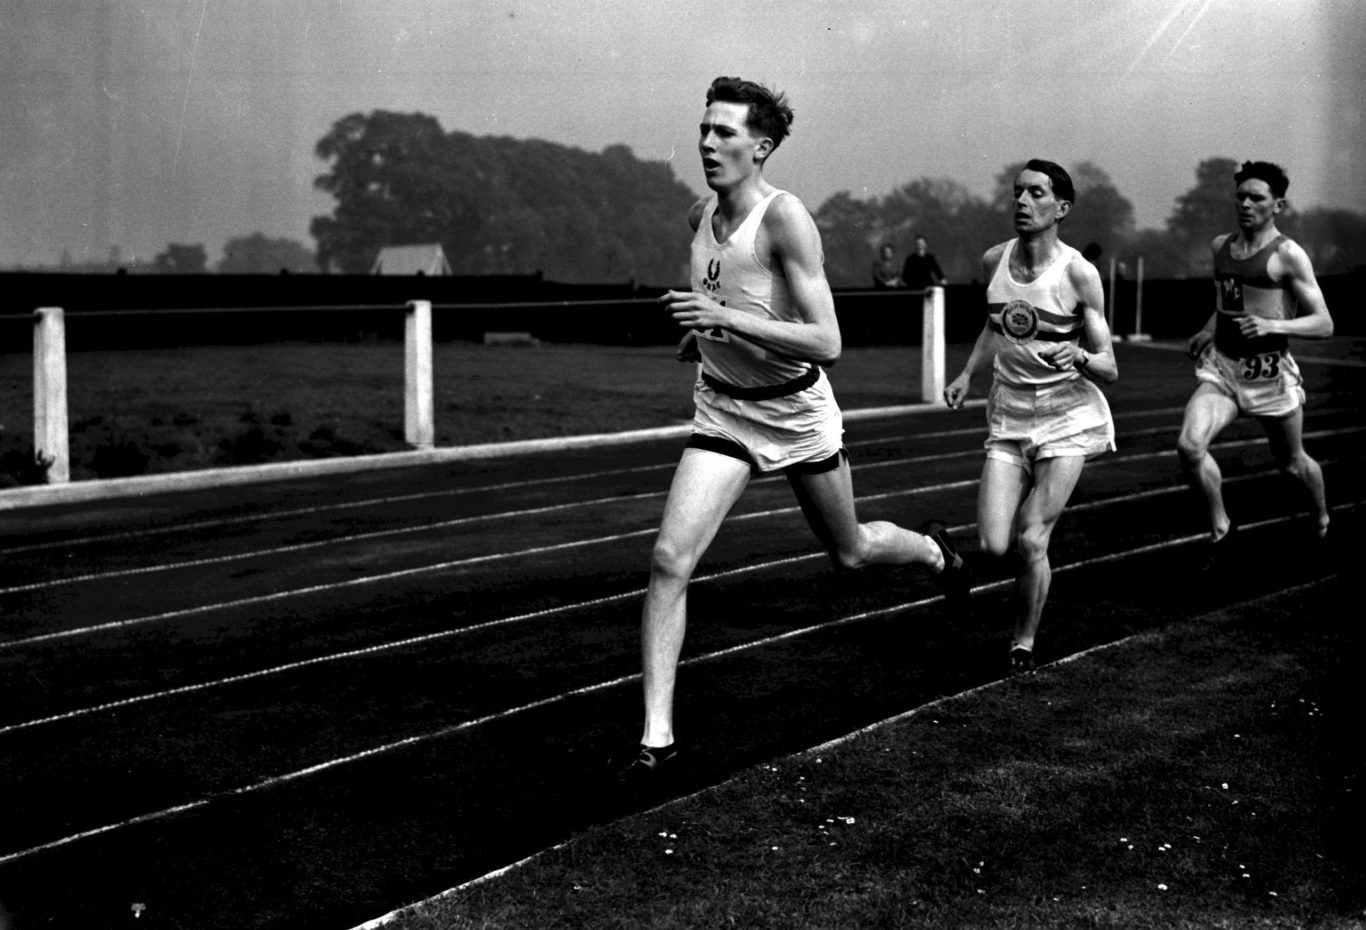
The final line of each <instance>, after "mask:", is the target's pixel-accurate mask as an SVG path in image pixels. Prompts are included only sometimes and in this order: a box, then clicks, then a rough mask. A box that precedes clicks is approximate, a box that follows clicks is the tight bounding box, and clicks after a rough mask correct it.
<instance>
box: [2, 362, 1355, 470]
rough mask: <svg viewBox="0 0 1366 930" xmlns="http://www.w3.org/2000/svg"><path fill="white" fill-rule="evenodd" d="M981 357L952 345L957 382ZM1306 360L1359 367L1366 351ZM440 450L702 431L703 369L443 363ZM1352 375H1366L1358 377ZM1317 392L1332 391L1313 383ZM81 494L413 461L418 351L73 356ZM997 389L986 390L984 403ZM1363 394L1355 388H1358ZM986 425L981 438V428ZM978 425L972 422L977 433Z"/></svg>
mask: <svg viewBox="0 0 1366 930" xmlns="http://www.w3.org/2000/svg"><path fill="white" fill-rule="evenodd" d="M971 348H972V346H971V345H970V344H964V345H950V346H948V347H947V349H946V353H945V354H946V371H947V373H948V376H949V377H952V376H954V375H956V374H957V373H958V371H959V370H961V368H962V366H963V363H964V361H965V360H966V359H967V356H968V353H969V351H970V350H971ZM1295 349H1296V352H1297V353H1301V352H1302V353H1304V354H1306V355H1307V354H1311V353H1312V354H1316V355H1330V356H1333V357H1339V358H1344V359H1348V360H1354V361H1355V363H1356V364H1358V365H1359V364H1360V360H1361V359H1362V358H1363V357H1366V339H1350V338H1349V339H1335V340H1332V341H1331V342H1327V343H1325V342H1317V343H1304V344H1303V345H1302V346H1301V345H1297V346H1296V347H1295ZM1116 352H1117V357H1118V358H1119V361H1120V380H1119V382H1118V383H1116V384H1115V385H1113V386H1111V387H1110V388H1108V389H1107V391H1106V393H1107V395H1108V396H1109V397H1110V399H1111V404H1112V405H1113V406H1115V408H1116V409H1117V410H1120V409H1123V405H1124V401H1125V398H1126V397H1127V398H1145V399H1151V398H1154V397H1167V398H1169V401H1170V402H1171V403H1174V404H1184V403H1185V399H1186V397H1187V396H1189V393H1190V391H1191V390H1192V389H1193V387H1194V384H1195V381H1194V376H1193V374H1192V367H1191V363H1190V362H1189V361H1188V360H1187V359H1186V358H1185V356H1184V354H1183V353H1181V352H1175V351H1164V350H1158V349H1151V348H1134V347H1130V346H1126V345H1124V344H1123V343H1118V344H1117V345H1116ZM32 366H33V361H32V355H31V354H30V353H27V352H17V353H15V352H9V353H3V352H0V427H3V428H0V456H4V457H5V462H6V467H4V468H0V488H4V487H9V486H12V485H14V484H17V483H20V478H19V476H18V474H17V473H18V472H21V471H22V468H21V466H22V462H21V460H22V459H25V457H31V455H32V447H33V371H32ZM433 369H434V375H433V395H434V415H435V429H436V445H437V446H438V447H450V446H462V445H473V444H482V443H495V442H509V441H515V440H525V439H545V438H552V437H559V436H576V435H582V434H586V433H610V432H617V431H624V430H634V429H648V428H651V427H659V426H670V425H677V424H682V423H688V422H691V419H692V382H693V379H694V377H695V375H694V368H693V366H692V365H683V364H680V363H679V362H678V361H676V360H675V359H674V357H673V350H672V349H671V348H669V347H645V348H639V347H616V346H593V345H577V344H567V345H560V344H546V345H540V346H486V345H479V344H475V343H468V342H445V343H437V344H436V345H435V346H434V347H433ZM1350 374H1351V375H1354V376H1355V375H1358V374H1359V372H1358V371H1352V372H1351V373H1350ZM830 379H831V383H832V384H833V385H834V388H835V394H836V396H837V397H838V398H839V402H840V405H841V407H842V408H843V409H845V410H857V409H860V408H868V407H887V406H898V405H902V404H911V403H917V402H919V400H920V397H919V392H920V349H919V347H918V346H888V347H869V348H852V349H848V350H846V351H845V353H844V354H843V356H842V357H841V358H840V361H839V363H838V364H836V365H835V366H834V367H833V368H831V369H830ZM1310 379H1311V384H1314V383H1317V378H1315V377H1314V373H1311V375H1310ZM67 380H68V387H67V391H68V418H69V423H70V426H69V437H70V456H71V477H72V479H73V480H76V481H80V480H87V479H92V478H118V477H127V476H131V475H140V474H164V473H168V472H181V471H193V470H196V469H203V468H215V467H223V466H234V465H255V464H261V463H264V462H285V461H299V460H304V459H316V458H330V457H337V456H347V455H362V454H373V453H383V452H398V451H403V450H405V449H408V448H410V447H409V446H408V445H407V443H405V442H404V440H403V346H402V345H401V344H398V343H386V342H353V343H276V344H268V345H259V346H202V347H191V348H173V349H130V350H123V351H109V352H104V351H86V352H73V353H71V354H70V356H69V357H68V359H67ZM989 381H990V375H989V374H988V373H983V374H982V375H980V376H979V377H978V379H977V381H976V382H975V384H974V393H975V396H977V397H979V398H980V397H982V396H984V392H985V391H986V389H987V387H988V386H989ZM1354 383H1355V382H1354ZM975 422H980V419H979V420H976V421H975ZM964 423H966V421H964Z"/></svg>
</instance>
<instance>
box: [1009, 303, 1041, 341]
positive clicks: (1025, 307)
mask: <svg viewBox="0 0 1366 930" xmlns="http://www.w3.org/2000/svg"><path fill="white" fill-rule="evenodd" d="M1001 332H1002V333H1003V334H1004V335H1005V337H1006V338H1007V339H1009V340H1010V341H1011V342H1013V343H1015V344H1016V345H1024V344H1025V343H1026V342H1030V341H1032V340H1033V339H1034V337H1035V336H1036V335H1037V334H1038V332H1039V311H1038V310H1036V309H1034V307H1033V305H1032V304H1030V303H1028V302H1027V301H1023V300H1012V301H1011V302H1010V303H1008V304H1006V305H1005V306H1004V307H1002V308H1001Z"/></svg>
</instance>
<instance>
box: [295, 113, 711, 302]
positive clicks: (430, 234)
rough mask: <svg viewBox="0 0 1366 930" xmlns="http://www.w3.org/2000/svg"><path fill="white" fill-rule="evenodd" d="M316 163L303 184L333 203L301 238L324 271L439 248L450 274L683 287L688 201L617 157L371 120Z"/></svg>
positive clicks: (328, 146) (335, 138) (665, 177)
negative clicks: (386, 252) (422, 247)
mask: <svg viewBox="0 0 1366 930" xmlns="http://www.w3.org/2000/svg"><path fill="white" fill-rule="evenodd" d="M317 154H318V156H319V158H321V159H323V160H325V161H327V162H328V163H329V164H328V171H327V173H326V174H324V175H322V176H320V177H319V178H318V179H317V181H316V182H315V183H316V185H317V186H318V187H319V188H320V189H321V190H324V191H327V192H328V193H330V194H332V195H333V197H334V198H335V199H336V201H337V205H336V208H335V209H334V211H333V213H332V215H331V216H322V217H315V218H314V220H313V223H312V225H311V227H310V229H311V232H312V233H313V235H314V237H315V238H316V239H317V241H318V260H319V263H320V264H321V265H323V266H324V267H327V268H334V269H337V270H341V271H345V272H349V273H353V274H354V273H365V272H367V271H369V269H370V267H371V265H372V263H373V261H374V256H375V255H376V254H377V253H378V251H379V249H380V248H381V247H382V246H385V245H404V244H410V243H416V242H440V243H441V245H442V247H443V248H444V250H445V252H446V257H447V258H448V260H449V261H450V263H451V267H452V270H454V271H455V272H456V273H459V274H532V273H536V272H540V273H542V274H543V275H545V276H546V277H548V278H551V279H554V280H561V281H569V282H592V281H605V280H613V279H615V280H620V279H635V280H640V281H644V282H650V283H660V284H667V285H672V284H677V283H680V282H681V281H682V280H684V279H685V278H686V272H685V270H684V269H685V268H686V262H687V250H688V229H687V226H686V217H687V209H688V206H689V205H690V204H691V203H692V201H693V200H694V199H695V197H696V195H695V194H693V193H692V192H691V191H690V190H689V189H688V188H687V187H686V186H685V185H684V184H682V183H681V182H680V181H679V180H678V179H677V178H676V177H675V176H674V174H673V170H672V168H670V167H669V165H668V164H667V163H665V162H642V161H640V160H638V159H637V158H636V157H635V156H634V155H633V154H632V153H631V150H630V149H629V148H627V147H626V146H624V145H613V146H609V147H608V148H607V149H605V150H604V151H603V152H602V153H600V154H593V153H589V152H585V151H583V150H582V149H576V148H570V147H567V146H563V145H556V144H553V143H550V142H545V141H542V140H538V139H531V140H517V139H511V138H506V137H476V136H473V135H470V134H468V133H462V132H452V133H449V134H446V133H444V132H442V130H441V127H440V126H439V125H438V124H437V122H436V120H434V119H433V118H432V117H429V116H424V115H422V114H406V115H405V114H397V113H387V112H383V111H378V112H374V113H371V114H370V115H368V116H366V115H361V114H353V115H351V116H348V117H346V118H344V119H342V120H339V121H338V122H337V123H336V124H335V125H334V126H333V128H332V130H331V132H329V133H328V134H327V135H326V136H325V137H324V138H323V139H322V141H320V142H319V143H318V146H317Z"/></svg>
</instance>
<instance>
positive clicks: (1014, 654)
mask: <svg viewBox="0 0 1366 930" xmlns="http://www.w3.org/2000/svg"><path fill="white" fill-rule="evenodd" d="M1033 672H1034V651H1033V650H1032V649H1026V648H1025V647H1024V646H1018V645H1017V646H1011V647H1010V674H1011V676H1012V677H1013V676H1015V675H1030V674H1033Z"/></svg>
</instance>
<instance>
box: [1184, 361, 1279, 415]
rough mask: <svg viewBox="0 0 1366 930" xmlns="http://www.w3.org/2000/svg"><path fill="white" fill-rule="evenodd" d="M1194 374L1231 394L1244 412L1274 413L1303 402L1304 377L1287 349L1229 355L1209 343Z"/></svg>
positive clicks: (1223, 392) (1224, 392)
mask: <svg viewBox="0 0 1366 930" xmlns="http://www.w3.org/2000/svg"><path fill="white" fill-rule="evenodd" d="M1195 377H1196V378H1197V379H1199V380H1200V381H1201V382H1202V383H1205V384H1212V385H1214V386H1215V387H1216V388H1218V389H1219V391H1220V393H1222V394H1225V395H1227V396H1228V397H1230V398H1232V399H1233V400H1234V401H1235V402H1236V403H1237V404H1238V410H1239V412H1240V413H1243V414H1245V415H1247V416H1258V417H1262V416H1266V417H1278V416H1285V415H1287V414H1290V413H1294V412H1295V410H1296V409H1297V408H1298V407H1300V406H1302V405H1303V404H1304V387H1303V383H1304V379H1303V377H1302V376H1301V375H1300V368H1299V365H1297V364H1296V362H1295V359H1294V358H1293V357H1292V356H1291V355H1290V353H1289V352H1285V351H1279V352H1259V353H1257V354H1255V355H1249V356H1246V357H1244V358H1230V357H1229V356H1227V355H1224V354H1223V353H1221V352H1219V351H1218V350H1217V349H1215V348H1214V347H1213V346H1211V347H1210V348H1209V349H1208V350H1206V352H1205V354H1204V355H1203V356H1201V358H1200V362H1199V364H1198V365H1196V368H1195Z"/></svg>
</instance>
